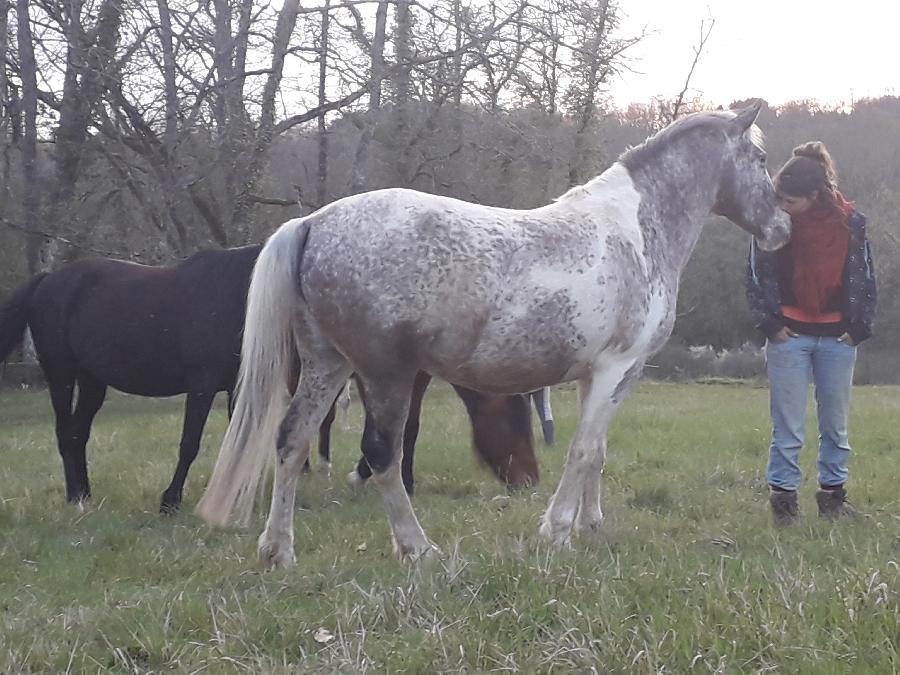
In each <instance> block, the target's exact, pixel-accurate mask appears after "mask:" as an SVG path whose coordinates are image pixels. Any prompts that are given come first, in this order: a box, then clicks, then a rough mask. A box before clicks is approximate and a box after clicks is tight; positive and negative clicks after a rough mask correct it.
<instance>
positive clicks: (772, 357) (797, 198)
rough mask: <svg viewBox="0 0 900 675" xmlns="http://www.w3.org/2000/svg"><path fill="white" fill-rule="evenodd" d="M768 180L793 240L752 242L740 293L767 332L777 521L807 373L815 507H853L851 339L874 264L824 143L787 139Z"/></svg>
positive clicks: (797, 443) (792, 517) (867, 316)
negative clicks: (813, 420) (784, 155)
mask: <svg viewBox="0 0 900 675" xmlns="http://www.w3.org/2000/svg"><path fill="white" fill-rule="evenodd" d="M774 182H775V189H776V192H777V194H778V199H779V201H780V205H781V208H782V209H784V210H785V211H786V212H787V213H788V214H789V215H790V216H791V225H792V232H791V241H790V243H789V244H788V245H787V246H786V247H784V248H783V249H781V250H779V251H777V252H774V253H765V252H763V251H760V250H759V249H758V248H757V247H756V243H755V242H754V243H753V244H752V245H751V250H750V264H749V268H748V275H747V298H748V301H749V303H750V310H751V313H752V315H753V320H754V323H755V324H756V326H757V328H758V329H759V330H761V331H762V332H763V333H764V334H765V335H766V337H767V338H768V340H767V343H766V363H767V371H768V377H769V398H770V407H771V415H772V428H773V430H772V444H771V446H770V448H769V465H768V481H769V487H770V488H771V494H770V497H769V503H770V505H771V508H772V516H773V518H774V521H775V524H776V525H779V526H780V525H787V524H790V523H792V522H794V521H796V520H797V518H798V517H799V507H798V502H797V489H798V487H799V486H800V480H801V472H800V467H799V464H798V459H799V455H800V448H801V447H802V446H803V436H804V430H805V420H806V403H807V393H808V384H809V381H810V380H812V381H813V383H814V384H815V394H816V417H817V419H818V423H819V457H818V464H817V467H818V474H819V489H818V490H817V491H816V502H817V504H818V507H819V515H820V516H823V517H826V518H831V519H834V518H839V517H841V516H853V515H855V511H854V510H853V508H852V507H851V506H850V505H849V504H848V502H847V490H846V487H845V486H846V482H847V478H848V471H847V461H848V459H849V454H850V444H849V442H848V437H847V418H848V413H849V408H850V389H851V386H852V384H853V366H854V364H855V362H856V346H857V345H858V344H859V343H860V342H862V341H863V340H865V339H867V338H868V337H870V336H871V335H872V318H873V316H874V313H875V270H874V268H873V266H872V254H871V250H870V247H869V243H868V241H867V239H866V219H865V217H864V216H863V215H862V214H861V213H859V212H858V211H856V209H855V208H854V207H853V204H852V203H851V202H848V201H846V200H845V199H844V196H843V195H842V194H841V192H840V191H839V190H838V187H837V177H836V173H835V168H834V162H833V161H832V159H831V156H830V155H829V153H828V150H827V149H826V148H825V145H824V144H823V143H820V142H813V143H806V144H804V145H801V146H799V147H797V148H795V149H794V152H793V156H792V157H791V159H790V160H788V162H787V163H786V164H785V165H784V166H783V167H782V168H781V170H780V171H779V172H778V174H777V175H776V176H775V181H774Z"/></svg>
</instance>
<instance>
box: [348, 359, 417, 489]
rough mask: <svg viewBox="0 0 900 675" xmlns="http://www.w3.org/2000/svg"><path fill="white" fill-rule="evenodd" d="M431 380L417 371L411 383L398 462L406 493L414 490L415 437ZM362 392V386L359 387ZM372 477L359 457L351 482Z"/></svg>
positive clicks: (363, 459) (370, 471) (370, 469)
mask: <svg viewBox="0 0 900 675" xmlns="http://www.w3.org/2000/svg"><path fill="white" fill-rule="evenodd" d="M430 382H431V375H429V374H428V373H426V372H425V371H419V373H418V374H417V375H416V379H415V382H414V383H413V392H412V396H411V397H410V401H409V415H408V416H407V418H406V426H405V427H404V429H403V458H402V461H401V464H400V475H401V477H402V478H403V487H404V488H405V489H406V492H407V494H410V495H411V494H413V492H415V478H414V476H413V464H414V460H415V454H416V439H417V438H418V436H419V420H420V418H421V415H422V399H423V398H424V397H425V390H426V389H428V385H429V383H430ZM360 394H362V388H360ZM363 405H364V406H365V397H363ZM371 477H372V468H371V467H370V466H369V463H368V462H367V461H366V458H365V457H361V458H360V460H359V462H357V464H356V474H355V475H354V474H353V473H351V474H350V478H351V481H352V482H363V481H367V480H368V479H369V478H371Z"/></svg>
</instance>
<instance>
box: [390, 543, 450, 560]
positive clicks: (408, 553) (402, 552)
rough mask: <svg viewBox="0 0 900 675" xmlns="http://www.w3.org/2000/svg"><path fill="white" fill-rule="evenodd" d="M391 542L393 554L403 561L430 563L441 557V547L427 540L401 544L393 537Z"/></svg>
mask: <svg viewBox="0 0 900 675" xmlns="http://www.w3.org/2000/svg"><path fill="white" fill-rule="evenodd" d="M393 544H394V554H395V555H396V556H397V557H398V558H399V559H400V561H401V562H404V563H411V564H414V565H430V564H432V563H434V562H435V561H438V560H440V559H441V549H439V548H438V547H437V546H436V545H435V544H433V543H432V542H430V541H428V540H426V541H425V543H424V544H420V545H415V546H401V545H400V544H398V543H397V540H396V539H393Z"/></svg>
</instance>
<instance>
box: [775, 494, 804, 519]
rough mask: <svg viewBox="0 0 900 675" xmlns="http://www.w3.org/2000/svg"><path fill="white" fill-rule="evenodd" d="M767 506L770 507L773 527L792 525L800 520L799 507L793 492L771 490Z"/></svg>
mask: <svg viewBox="0 0 900 675" xmlns="http://www.w3.org/2000/svg"><path fill="white" fill-rule="evenodd" d="M769 506H771V507H772V521H773V522H774V523H775V527H785V526H787V525H793V524H794V523H796V522H797V520H798V519H799V518H800V505H799V503H798V502H797V493H796V492H795V491H794V492H783V491H781V490H772V492H771V493H770V494H769Z"/></svg>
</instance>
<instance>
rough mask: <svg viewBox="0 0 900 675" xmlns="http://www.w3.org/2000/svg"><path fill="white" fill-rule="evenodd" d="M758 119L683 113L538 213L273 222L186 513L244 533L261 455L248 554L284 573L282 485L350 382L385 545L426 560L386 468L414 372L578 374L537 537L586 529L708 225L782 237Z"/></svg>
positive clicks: (384, 212) (375, 210) (518, 382)
mask: <svg viewBox="0 0 900 675" xmlns="http://www.w3.org/2000/svg"><path fill="white" fill-rule="evenodd" d="M758 112H759V105H754V106H751V107H749V108H747V109H745V110H742V111H741V112H739V113H735V112H731V111H720V112H706V113H698V114H693V115H689V116H686V117H684V118H682V119H680V120H678V121H677V122H674V123H673V124H671V125H669V126H668V127H667V128H666V129H664V130H663V131H661V132H660V133H658V134H656V135H655V136H653V137H652V138H650V139H649V140H647V141H646V142H644V143H643V144H642V145H640V146H639V147H636V148H633V149H631V150H629V151H627V152H626V153H625V154H623V155H622V157H621V158H620V159H619V161H617V162H615V163H614V164H613V165H612V166H611V167H610V168H609V169H607V171H605V172H604V173H603V174H602V175H601V176H599V177H598V178H595V179H594V180H592V181H590V182H589V183H587V184H585V185H582V186H580V187H575V188H572V189H571V190H569V191H568V192H567V193H566V194H564V195H563V196H562V197H560V198H559V199H557V200H556V202H555V203H552V204H550V205H548V206H544V207H541V208H538V209H534V210H512V209H502V208H495V207H488V206H481V205H477V204H470V203H466V202H462V201H459V200H456V199H451V198H447V197H441V196H436V195H430V194H424V193H421V192H415V191H412V190H403V189H388V190H378V191H374V192H368V193H365V194H359V195H355V196H352V197H347V198H344V199H341V200H338V201H336V202H334V203H332V204H329V205H328V206H326V207H324V208H322V209H321V210H319V211H317V212H315V213H313V214H311V215H309V216H307V217H305V218H298V219H296V220H291V221H288V222H287V223H285V224H284V225H282V226H281V228H280V229H279V230H278V231H276V232H275V234H273V235H272V236H271V237H270V238H269V240H268V242H267V243H266V245H265V247H264V249H263V252H262V254H261V255H260V258H259V261H258V263H257V265H256V268H255V269H254V273H253V279H252V281H251V285H250V294H249V299H248V314H247V323H246V327H245V331H244V340H243V346H242V364H241V371H240V375H239V385H238V391H237V398H236V406H235V414H234V416H233V417H232V419H231V423H230V424H229V427H228V431H227V432H226V435H225V439H224V441H223V444H222V448H221V451H220V453H219V457H218V461H217V463H216V467H215V470H214V472H213V475H212V477H211V479H210V483H209V485H208V486H207V489H206V492H205V494H204V495H203V498H202V499H201V501H200V504H199V506H198V512H199V513H200V514H201V515H202V517H203V518H204V519H206V520H207V521H208V522H210V523H215V524H223V523H226V522H230V521H236V522H238V523H246V522H247V521H248V517H249V514H250V512H251V510H252V505H253V496H254V493H255V487H256V485H257V483H258V480H259V477H260V475H261V473H262V469H263V461H262V459H261V458H262V457H265V456H267V455H269V454H270V453H272V454H274V455H275V456H277V462H276V464H275V483H274V487H273V493H272V502H271V508H270V510H269V515H268V519H267V522H266V526H265V530H264V531H263V533H262V535H261V536H260V539H259V553H260V557H261V559H262V560H263V561H264V562H265V563H267V564H269V565H270V566H276V567H278V566H288V565H291V564H293V562H294V552H293V518H294V500H295V493H296V482H297V476H298V473H299V471H300V467H301V466H302V464H303V462H304V460H305V459H306V452H307V448H308V442H309V439H310V438H311V437H312V435H313V434H314V432H315V430H316V428H317V427H318V425H319V423H320V422H321V420H322V418H323V417H324V416H325V414H326V412H327V411H328V408H329V406H330V405H331V402H332V401H333V400H334V396H335V394H336V393H337V392H338V391H339V390H340V388H341V387H342V386H343V384H344V382H345V381H346V379H347V376H348V375H349V374H350V373H351V372H354V371H355V372H356V373H357V376H358V378H359V379H360V381H361V382H362V383H363V388H364V389H365V392H366V396H367V403H368V405H367V409H366V423H365V430H364V433H363V442H362V446H363V453H364V455H365V458H366V461H367V462H368V464H369V466H370V467H372V469H373V470H374V472H375V476H374V480H375V481H376V484H377V485H378V486H379V488H380V490H381V492H382V496H383V501H384V505H385V509H386V511H387V516H388V520H389V522H390V527H391V531H392V534H393V540H394V545H395V549H396V551H397V552H398V553H399V555H400V556H401V557H408V558H411V559H416V558H418V557H419V556H422V555H430V554H432V552H433V551H434V550H435V548H434V545H433V544H432V543H431V542H430V541H429V540H428V538H427V537H426V536H425V532H424V531H423V530H422V527H421V526H420V524H419V521H418V520H417V518H416V516H415V513H414V512H413V508H412V504H411V502H410V500H409V497H408V496H407V494H406V492H404V490H403V483H402V481H401V478H400V472H399V448H400V442H401V438H402V431H403V425H404V422H405V419H406V414H407V409H408V401H409V396H410V391H411V390H412V387H413V383H414V382H415V377H416V373H417V372H418V371H419V370H424V371H426V372H429V373H433V374H435V375H437V376H439V377H441V378H443V379H445V380H447V381H449V382H452V383H454V384H458V385H462V386H465V387H468V388H471V389H475V390H477V391H484V392H491V393H514V392H528V391H533V390H535V389H538V388H540V387H543V386H547V385H552V384H556V383H559V382H566V381H572V380H575V381H577V382H578V385H579V390H580V394H581V416H580V421H579V423H578V428H577V430H576V433H575V436H574V439H573V441H572V444H571V446H570V448H569V451H568V456H567V459H566V464H565V468H564V470H563V475H562V477H561V479H560V482H559V486H558V487H557V489H556V492H555V494H554V495H553V497H552V499H551V501H550V504H549V506H548V508H547V510H546V512H545V514H544V516H543V518H542V522H541V526H540V530H539V531H540V534H541V535H542V536H543V537H544V538H546V539H547V540H549V541H551V542H552V543H553V544H554V545H557V546H559V545H563V544H565V543H567V542H568V541H569V540H570V537H571V533H572V530H573V528H575V527H578V528H580V529H587V530H594V529H596V528H598V527H599V525H600V523H601V519H602V512H601V509H600V499H599V482H600V480H599V479H600V473H601V470H602V468H603V464H604V459H605V454H606V434H607V427H608V424H609V421H610V419H611V417H612V416H613V413H614V411H615V409H616V408H617V407H618V405H619V404H620V403H621V401H622V399H623V398H624V397H625V395H626V392H627V391H628V390H629V389H630V388H631V386H632V384H633V383H634V382H635V381H636V380H637V379H638V377H639V376H640V374H641V371H642V369H643V366H644V363H645V361H646V360H647V358H648V357H649V356H650V355H652V354H653V353H654V352H656V351H657V350H658V349H659V348H660V347H661V346H662V345H663V344H664V342H665V341H666V339H667V338H668V336H669V334H670V333H671V330H672V325H673V323H674V319H675V304H676V298H677V294H678V281H679V278H680V275H681V273H682V270H683V269H684V267H685V265H686V263H687V261H688V258H689V256H690V254H691V252H692V250H693V249H694V246H695V245H696V242H697V239H698V238H699V236H700V232H701V229H702V226H703V222H704V220H705V219H706V218H707V216H708V215H709V214H710V212H713V213H717V214H720V215H723V216H726V217H728V218H729V219H730V220H732V221H733V222H734V223H736V224H737V225H739V226H740V227H742V228H744V229H745V230H747V231H749V232H750V233H752V234H753V235H755V236H756V237H757V239H758V240H759V243H760V246H761V247H762V248H764V249H766V250H772V249H775V248H777V247H779V246H781V245H783V244H784V243H785V242H786V241H787V239H788V237H789V230H790V224H789V221H788V218H787V215H786V214H785V213H783V212H782V211H780V210H779V209H778V208H777V206H776V199H775V191H774V188H773V186H772V182H771V180H770V178H769V174H768V172H767V171H766V164H765V152H764V150H763V147H762V141H761V134H760V133H759V129H758V128H757V127H756V126H755V125H754V122H755V120H756V116H757V114H758ZM295 349H296V350H299V353H300V359H301V362H302V369H301V370H302V376H301V378H300V383H299V386H298V388H297V390H296V393H295V394H294V395H293V397H291V396H290V394H289V392H288V390H287V389H286V387H285V380H284V373H285V372H286V370H287V369H288V368H289V364H288V361H289V359H290V358H291V357H292V356H293V355H294V353H295ZM273 450H274V451H275V452H274V453H273Z"/></svg>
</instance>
